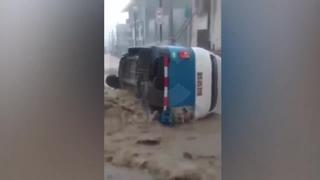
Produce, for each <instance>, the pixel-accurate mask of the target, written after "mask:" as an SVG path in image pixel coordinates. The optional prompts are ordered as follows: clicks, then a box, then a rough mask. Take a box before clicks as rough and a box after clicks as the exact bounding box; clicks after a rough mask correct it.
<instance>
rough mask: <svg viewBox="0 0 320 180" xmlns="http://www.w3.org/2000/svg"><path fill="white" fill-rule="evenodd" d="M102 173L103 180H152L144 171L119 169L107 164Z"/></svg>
mask: <svg viewBox="0 0 320 180" xmlns="http://www.w3.org/2000/svg"><path fill="white" fill-rule="evenodd" d="M104 172H105V174H104V180H129V179H130V180H154V179H153V178H152V177H151V176H150V175H149V174H147V173H146V172H144V171H140V170H133V169H127V168H120V167H116V166H112V165H109V164H105V166H104Z"/></svg>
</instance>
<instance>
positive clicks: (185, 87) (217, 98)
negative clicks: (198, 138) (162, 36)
mask: <svg viewBox="0 0 320 180" xmlns="http://www.w3.org/2000/svg"><path fill="white" fill-rule="evenodd" d="M118 72H119V73H118V75H117V76H109V77H108V78H107V84H109V85H110V86H112V87H115V88H121V89H127V90H129V91H132V92H135V94H136V96H137V97H138V98H141V99H142V100H144V101H145V102H146V103H148V105H149V107H150V109H151V110H152V111H158V112H159V113H160V117H159V121H160V122H161V123H163V124H166V125H174V124H176V123H178V122H181V121H182V122H183V121H185V120H188V119H198V118H202V117H204V116H206V115H208V114H209V113H213V112H214V113H217V114H221V58H220V57H219V56H218V55H216V54H214V53H212V52H210V51H208V50H205V49H203V48H199V47H191V48H190V47H178V46H154V47H141V48H130V49H129V50H128V53H127V54H125V55H124V56H123V57H122V58H121V60H120V63H119V71H118Z"/></svg>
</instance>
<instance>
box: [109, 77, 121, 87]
mask: <svg viewBox="0 0 320 180" xmlns="http://www.w3.org/2000/svg"><path fill="white" fill-rule="evenodd" d="M106 84H107V85H108V86H110V87H112V88H115V89H120V81H119V77H117V76H116V75H110V76H108V77H107V78H106Z"/></svg>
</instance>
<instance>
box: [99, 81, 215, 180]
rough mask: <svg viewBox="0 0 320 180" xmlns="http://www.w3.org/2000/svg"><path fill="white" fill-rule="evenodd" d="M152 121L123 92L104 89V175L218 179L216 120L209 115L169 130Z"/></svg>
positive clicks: (132, 98) (173, 178) (184, 179)
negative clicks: (133, 174)
mask: <svg viewBox="0 0 320 180" xmlns="http://www.w3.org/2000/svg"><path fill="white" fill-rule="evenodd" d="M151 116H152V115H150V114H149V115H148V111H147V110H145V108H143V106H142V105H141V103H140V102H139V101H138V100H137V99H135V98H134V97H133V96H132V95H130V94H128V93H127V92H126V91H118V90H114V89H111V88H108V87H106V90H105V157H104V158H105V163H106V171H108V170H109V173H110V172H111V173H113V172H114V173H118V176H122V177H123V176H128V177H127V178H124V179H132V177H133V176H131V175H130V173H128V172H126V171H124V172H123V171H121V170H120V171H119V172H118V168H123V167H125V168H127V169H131V170H133V171H134V173H137V172H140V173H141V174H140V175H141V176H142V177H141V180H143V178H145V175H146V174H145V173H146V172H147V173H148V174H150V175H151V176H152V177H153V178H155V179H157V180H220V179H221V175H220V171H221V149H220V148H221V121H220V117H219V116H215V115H211V116H209V117H207V118H205V119H202V120H196V121H192V122H188V123H185V124H182V125H179V126H177V127H173V128H169V127H164V126H162V125H161V124H159V123H158V122H156V121H152V120H151V119H152V117H151ZM108 167H110V168H108ZM138 174H139V173H138ZM137 176H139V175H137ZM146 178H150V177H146ZM109 179H110V178H109ZM111 179H112V178H111ZM147 180H148V179H147Z"/></svg>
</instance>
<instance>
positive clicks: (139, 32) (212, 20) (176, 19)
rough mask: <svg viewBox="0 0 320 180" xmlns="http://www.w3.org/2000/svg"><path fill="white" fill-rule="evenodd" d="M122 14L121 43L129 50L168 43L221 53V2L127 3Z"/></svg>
mask: <svg viewBox="0 0 320 180" xmlns="http://www.w3.org/2000/svg"><path fill="white" fill-rule="evenodd" d="M123 11H124V12H128V15H129V18H128V21H127V26H126V27H127V28H128V33H129V34H130V38H127V41H128V42H126V43H125V44H127V45H129V46H131V47H135V46H150V45H161V44H162V45H163V44H164V45H169V44H170V45H181V46H198V47H203V48H205V49H208V50H211V51H215V52H218V54H219V52H220V50H221V0H131V1H130V3H129V4H128V5H127V7H126V8H125V9H124V10H123ZM121 40H125V39H123V38H122V39H121ZM117 41H118V40H117ZM119 43H120V44H123V43H121V42H119Z"/></svg>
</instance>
